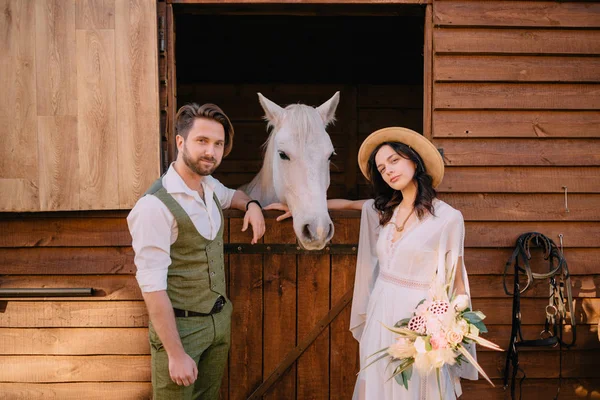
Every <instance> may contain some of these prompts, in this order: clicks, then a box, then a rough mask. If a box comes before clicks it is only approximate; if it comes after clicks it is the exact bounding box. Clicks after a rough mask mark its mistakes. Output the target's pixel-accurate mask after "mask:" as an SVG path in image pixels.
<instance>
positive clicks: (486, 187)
mask: <svg viewBox="0 0 600 400" xmlns="http://www.w3.org/2000/svg"><path fill="white" fill-rule="evenodd" d="M563 186H567V187H568V192H569V193H599V192H600V169H599V168H597V167H447V168H446V172H445V175H444V180H443V181H442V183H441V184H440V186H439V187H438V188H437V190H438V191H439V192H472V193H473V192H474V193H481V192H496V193H564V189H563Z"/></svg>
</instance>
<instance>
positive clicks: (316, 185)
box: [258, 92, 339, 250]
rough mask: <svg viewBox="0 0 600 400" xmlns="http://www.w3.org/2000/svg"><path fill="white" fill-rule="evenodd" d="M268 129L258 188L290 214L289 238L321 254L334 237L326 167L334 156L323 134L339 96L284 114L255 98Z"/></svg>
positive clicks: (295, 106)
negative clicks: (291, 229)
mask: <svg viewBox="0 0 600 400" xmlns="http://www.w3.org/2000/svg"><path fill="white" fill-rule="evenodd" d="M258 97H259V101H260V104H261V106H262V108H263V110H264V111H265V119H266V120H267V121H268V125H269V127H270V128H271V134H270V135H269V139H268V140H267V142H266V143H265V145H266V150H265V157H264V164H263V170H262V171H261V172H262V173H263V177H264V176H269V175H270V176H271V177H272V179H270V182H269V181H268V180H267V181H265V182H263V184H262V185H261V186H262V187H263V190H267V187H268V186H271V190H272V191H274V193H272V195H274V198H275V199H276V200H277V201H279V202H282V203H286V204H287V205H288V207H289V209H290V211H291V213H292V217H293V221H294V232H295V233H296V237H297V238H298V241H299V243H300V244H301V245H302V247H304V248H305V249H307V250H320V249H322V248H323V247H325V244H326V243H327V242H328V241H329V240H330V239H331V238H332V236H333V231H334V228H333V223H332V222H331V218H330V217H329V212H328V211H327V189H328V188H329V164H330V161H331V158H332V156H333V155H334V154H335V151H334V148H333V144H332V143H331V139H330V137H329V134H328V133H327V131H326V128H327V126H328V125H329V124H331V123H332V122H333V121H334V119H335V117H334V115H335V110H336V107H337V105H338V102H339V92H336V93H335V94H334V95H333V97H331V98H330V99H329V100H328V101H326V102H325V103H323V104H322V105H320V106H319V107H316V108H315V107H311V106H307V105H304V104H292V105H288V106H287V107H285V108H283V107H280V106H279V105H277V104H275V103H274V102H272V101H271V100H269V99H267V98H266V97H265V96H263V95H262V94H260V93H258ZM269 172H270V173H269Z"/></svg>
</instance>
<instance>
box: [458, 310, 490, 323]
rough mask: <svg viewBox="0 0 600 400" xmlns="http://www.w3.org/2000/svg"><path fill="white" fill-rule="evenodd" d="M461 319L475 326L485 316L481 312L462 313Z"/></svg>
mask: <svg viewBox="0 0 600 400" xmlns="http://www.w3.org/2000/svg"><path fill="white" fill-rule="evenodd" d="M463 317H464V318H465V319H466V320H467V321H469V322H470V323H472V324H473V325H475V323H477V322H481V321H483V320H484V319H485V314H484V313H482V312H481V311H469V312H466V313H464V314H463Z"/></svg>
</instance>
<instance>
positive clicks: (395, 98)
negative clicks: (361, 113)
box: [358, 84, 423, 110]
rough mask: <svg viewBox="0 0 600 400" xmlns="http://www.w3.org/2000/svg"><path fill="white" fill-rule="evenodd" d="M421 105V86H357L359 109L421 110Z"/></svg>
mask: <svg viewBox="0 0 600 400" xmlns="http://www.w3.org/2000/svg"><path fill="white" fill-rule="evenodd" d="M422 104H423V86H422V85H366V84H363V85H359V86H358V107H359V108H369V107H373V108H404V109H411V108H416V109H419V110H420V109H421V108H422Z"/></svg>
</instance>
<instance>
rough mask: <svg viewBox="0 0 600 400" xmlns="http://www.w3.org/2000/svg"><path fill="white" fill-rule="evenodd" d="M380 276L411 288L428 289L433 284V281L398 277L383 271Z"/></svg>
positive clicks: (387, 280)
mask: <svg viewBox="0 0 600 400" xmlns="http://www.w3.org/2000/svg"><path fill="white" fill-rule="evenodd" d="M379 277H380V278H381V279H382V280H384V281H386V282H390V283H393V284H395V285H398V286H403V287H406V288H409V289H420V290H427V289H429V286H430V285H431V282H419V281H414V280H410V279H403V278H398V277H396V276H393V275H390V274H388V273H386V272H383V271H381V272H380V273H379Z"/></svg>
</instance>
